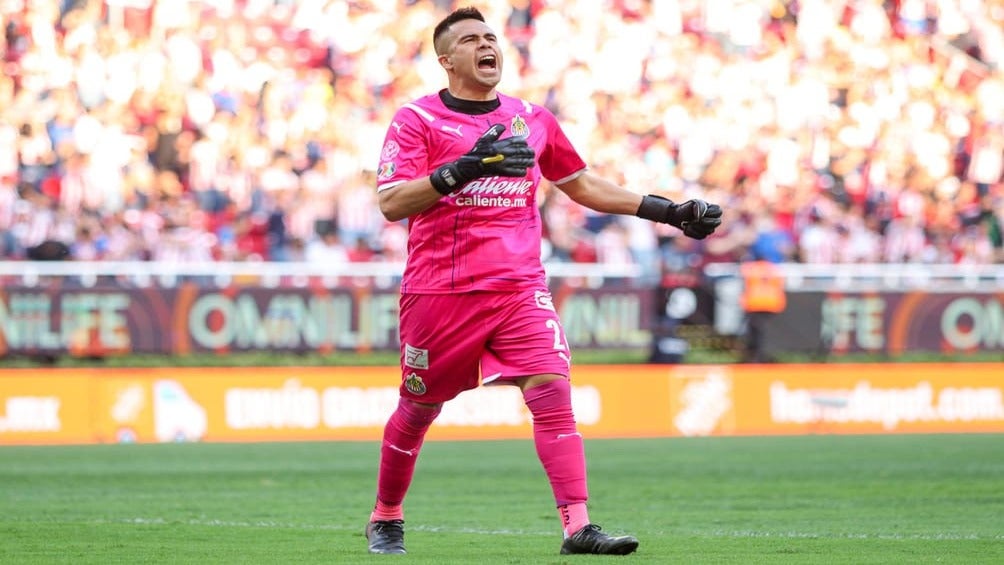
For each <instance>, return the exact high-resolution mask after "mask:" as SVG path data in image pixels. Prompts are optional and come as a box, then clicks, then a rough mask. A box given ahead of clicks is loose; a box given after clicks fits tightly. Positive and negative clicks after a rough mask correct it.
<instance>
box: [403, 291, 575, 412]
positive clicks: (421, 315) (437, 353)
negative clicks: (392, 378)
mask: <svg viewBox="0 0 1004 565" xmlns="http://www.w3.org/2000/svg"><path fill="white" fill-rule="evenodd" d="M400 333H401V379H402V382H401V396H403V397H404V398H409V399H411V400H414V401H416V402H423V403H429V404H435V403H439V402H446V401H447V400H450V399H452V398H454V397H455V396H457V395H458V394H460V393H461V392H463V391H465V390H469V389H472V388H475V387H477V386H478V384H479V382H481V383H483V384H486V385H487V384H492V383H497V382H498V381H504V380H507V379H513V378H516V377H526V376H531V375H542V374H558V375H563V376H565V377H566V378H567V377H568V372H569V366H570V364H571V353H570V352H569V349H568V342H567V341H566V340H565V331H564V329H562V327H561V321H560V320H559V319H558V314H557V312H556V311H555V309H554V304H552V302H551V293H550V292H548V291H547V290H543V289H542V290H529V291H519V292H512V293H505V292H474V293H464V294H405V295H402V296H401V324H400Z"/></svg>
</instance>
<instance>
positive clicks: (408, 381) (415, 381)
mask: <svg viewBox="0 0 1004 565" xmlns="http://www.w3.org/2000/svg"><path fill="white" fill-rule="evenodd" d="M404 388H406V389H408V392H410V393H412V394H414V395H416V396H422V395H423V394H425V392H426V391H427V390H428V389H427V388H425V381H423V380H422V377H420V376H418V375H416V374H415V373H412V374H410V375H408V376H407V377H405V378H404Z"/></svg>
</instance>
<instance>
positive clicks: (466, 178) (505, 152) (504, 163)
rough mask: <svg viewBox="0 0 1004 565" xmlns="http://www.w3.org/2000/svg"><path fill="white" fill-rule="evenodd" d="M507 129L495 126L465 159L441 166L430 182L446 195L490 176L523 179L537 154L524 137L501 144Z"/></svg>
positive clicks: (506, 140)
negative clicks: (500, 137)
mask: <svg viewBox="0 0 1004 565" xmlns="http://www.w3.org/2000/svg"><path fill="white" fill-rule="evenodd" d="M504 131H505V126H504V125H502V124H495V125H493V126H492V127H490V128H488V131H486V132H485V133H483V134H481V137H479V138H478V142H477V143H475V144H474V147H472V148H471V150H470V151H469V152H467V154H466V155H464V156H463V157H461V158H459V159H457V160H456V161H453V162H452V163H446V164H445V165H441V166H440V167H439V168H438V169H436V171H435V172H434V173H432V176H431V177H429V180H430V181H432V187H433V188H435V189H436V191H437V192H439V193H440V194H442V195H444V196H445V195H447V194H449V193H451V192H453V191H454V190H456V189H457V188H458V187H460V186H463V185H465V184H467V183H469V182H471V181H472V180H474V179H476V178H481V177H488V176H493V175H495V176H500V177H523V176H526V172H527V170H529V169H530V168H531V167H533V165H534V157H535V156H536V154H535V153H534V151H533V147H530V146H529V145H527V143H526V140H525V139H523V138H522V137H507V138H505V139H502V140H500V139H499V136H500V135H502V132H504Z"/></svg>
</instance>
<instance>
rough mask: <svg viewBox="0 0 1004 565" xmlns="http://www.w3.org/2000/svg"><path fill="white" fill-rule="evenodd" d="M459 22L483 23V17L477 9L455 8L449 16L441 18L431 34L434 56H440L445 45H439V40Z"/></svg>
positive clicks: (471, 7) (470, 7)
mask: <svg viewBox="0 0 1004 565" xmlns="http://www.w3.org/2000/svg"><path fill="white" fill-rule="evenodd" d="M461 20H478V21H479V22H484V21H485V17H484V15H483V14H482V13H481V11H480V10H478V9H477V8H475V7H473V6H468V7H466V8H457V9H456V10H454V11H453V12H451V13H450V15H448V16H446V17H445V18H443V20H442V21H441V22H439V23H438V24H436V29H435V30H434V31H433V32H432V46H433V48H434V49H435V50H436V55H442V54H443V51H444V50H445V48H446V46H445V45H440V41H439V40H440V39H441V38H442V37H443V36H444V35H446V32H447V31H449V30H450V26H452V25H453V24H455V23H457V22H459V21H461Z"/></svg>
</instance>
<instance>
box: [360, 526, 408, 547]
mask: <svg viewBox="0 0 1004 565" xmlns="http://www.w3.org/2000/svg"><path fill="white" fill-rule="evenodd" d="M366 540H367V541H368V542H369V545H370V553H407V551H405V550H404V520H377V521H375V522H369V523H368V524H366Z"/></svg>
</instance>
